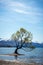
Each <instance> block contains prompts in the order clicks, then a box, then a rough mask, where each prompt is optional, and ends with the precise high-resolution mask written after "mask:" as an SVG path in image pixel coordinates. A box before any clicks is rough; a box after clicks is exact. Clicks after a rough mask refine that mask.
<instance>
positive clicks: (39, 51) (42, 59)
mask: <svg viewBox="0 0 43 65" xmlns="http://www.w3.org/2000/svg"><path fill="white" fill-rule="evenodd" d="M14 50H15V48H14V47H13V48H3V47H0V60H12V61H13V60H16V59H15V56H6V55H5V56H1V54H13V53H14ZM18 52H19V53H21V54H24V55H20V56H18V57H17V60H19V61H22V62H26V63H30V62H36V63H43V48H35V49H34V50H33V51H31V52H26V51H24V50H22V49H20V50H18Z"/></svg>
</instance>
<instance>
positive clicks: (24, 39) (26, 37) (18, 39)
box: [11, 28, 34, 54]
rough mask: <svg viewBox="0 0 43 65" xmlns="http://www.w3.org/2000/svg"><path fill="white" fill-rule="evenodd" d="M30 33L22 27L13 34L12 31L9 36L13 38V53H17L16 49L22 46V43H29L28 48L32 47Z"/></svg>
mask: <svg viewBox="0 0 43 65" xmlns="http://www.w3.org/2000/svg"><path fill="white" fill-rule="evenodd" d="M32 38H33V36H32V33H31V32H28V31H27V30H25V29H24V28H20V30H19V31H17V32H16V33H15V34H14V33H13V34H12V36H11V39H12V40H15V44H16V50H15V53H16V54H18V52H17V50H18V49H20V48H22V47H23V44H26V43H29V44H30V46H29V47H28V48H34V47H33V46H32V44H31V42H32Z"/></svg>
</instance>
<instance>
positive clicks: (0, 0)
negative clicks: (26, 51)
mask: <svg viewBox="0 0 43 65" xmlns="http://www.w3.org/2000/svg"><path fill="white" fill-rule="evenodd" d="M21 27H23V28H25V29H27V30H28V31H30V32H31V33H32V34H33V41H38V42H43V0H0V38H4V39H8V38H10V37H11V35H12V33H14V32H16V31H17V30H19V29H20V28H21Z"/></svg>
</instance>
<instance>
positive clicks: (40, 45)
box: [0, 38, 43, 48]
mask: <svg viewBox="0 0 43 65" xmlns="http://www.w3.org/2000/svg"><path fill="white" fill-rule="evenodd" d="M32 45H33V46H35V47H38V48H43V43H37V42H32ZM26 46H29V44H25V43H24V45H23V47H26ZM0 47H16V42H15V41H14V40H3V39H1V38H0Z"/></svg>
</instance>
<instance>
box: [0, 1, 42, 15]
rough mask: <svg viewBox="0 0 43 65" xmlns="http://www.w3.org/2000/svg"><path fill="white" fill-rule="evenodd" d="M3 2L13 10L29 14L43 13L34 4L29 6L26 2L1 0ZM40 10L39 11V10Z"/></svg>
mask: <svg viewBox="0 0 43 65" xmlns="http://www.w3.org/2000/svg"><path fill="white" fill-rule="evenodd" d="M0 2H1V3H4V4H5V7H6V8H7V9H8V10H10V11H12V12H17V13H21V14H27V15H42V13H41V12H40V11H39V10H38V9H37V8H35V7H33V6H27V5H26V4H24V3H21V2H17V1H12V0H0ZM37 10H38V11H37Z"/></svg>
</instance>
